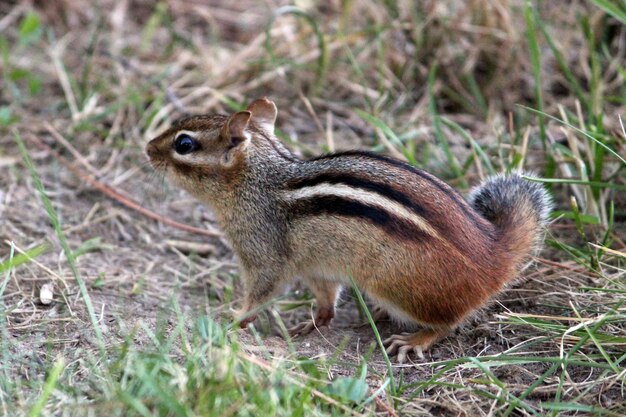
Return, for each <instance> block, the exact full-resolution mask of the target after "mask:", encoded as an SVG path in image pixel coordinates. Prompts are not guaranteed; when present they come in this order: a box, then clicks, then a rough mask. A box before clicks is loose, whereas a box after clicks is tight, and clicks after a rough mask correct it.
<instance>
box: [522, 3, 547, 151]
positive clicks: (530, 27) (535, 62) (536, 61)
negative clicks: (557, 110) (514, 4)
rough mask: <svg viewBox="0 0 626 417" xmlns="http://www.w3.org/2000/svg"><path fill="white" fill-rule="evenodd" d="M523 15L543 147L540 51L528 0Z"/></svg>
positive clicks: (531, 9) (534, 19) (532, 12)
mask: <svg viewBox="0 0 626 417" xmlns="http://www.w3.org/2000/svg"><path fill="white" fill-rule="evenodd" d="M524 17H525V19H526V35H527V38H528V48H529V53H530V62H531V64H532V69H533V78H534V81H535V99H536V100H537V108H538V109H539V110H540V112H541V113H539V131H540V134H541V140H542V141H543V144H544V147H545V145H546V125H545V120H544V116H543V114H542V113H543V88H542V80H541V52H540V49H539V41H538V39H537V25H536V23H537V22H536V16H535V12H534V8H533V6H532V3H531V2H530V1H527V2H526V7H525V8H524Z"/></svg>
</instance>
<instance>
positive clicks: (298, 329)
mask: <svg viewBox="0 0 626 417" xmlns="http://www.w3.org/2000/svg"><path fill="white" fill-rule="evenodd" d="M333 317H335V311H334V308H329V307H326V308H318V309H317V312H316V314H315V320H307V321H304V322H302V323H299V324H296V325H295V326H293V327H292V328H290V329H289V336H291V337H296V336H304V335H307V334H309V333H311V332H312V331H313V330H314V329H317V328H320V327H323V326H328V325H329V324H330V322H331V320H332V319H333Z"/></svg>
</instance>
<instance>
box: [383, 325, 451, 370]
mask: <svg viewBox="0 0 626 417" xmlns="http://www.w3.org/2000/svg"><path fill="white" fill-rule="evenodd" d="M449 332H450V329H449V328H431V329H424V330H420V331H419V332H417V333H403V334H396V335H393V336H391V337H390V338H389V339H387V340H385V341H384V342H383V344H384V345H385V346H387V349H386V352H387V354H389V355H396V354H397V356H398V363H404V362H405V361H406V358H407V356H408V353H409V352H410V351H413V352H414V353H415V355H417V356H418V357H419V358H422V359H423V358H424V351H426V350H428V349H429V348H430V347H431V346H432V345H433V344H435V343H436V342H437V341H439V340H441V339H442V338H444V337H445V336H446V335H447V334H448V333H449Z"/></svg>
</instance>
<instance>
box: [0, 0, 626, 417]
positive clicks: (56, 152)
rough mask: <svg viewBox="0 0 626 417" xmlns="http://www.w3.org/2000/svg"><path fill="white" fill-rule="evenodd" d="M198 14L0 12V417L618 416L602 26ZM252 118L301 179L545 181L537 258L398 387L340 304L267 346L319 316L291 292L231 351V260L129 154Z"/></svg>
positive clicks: (443, 11) (410, 366)
mask: <svg viewBox="0 0 626 417" xmlns="http://www.w3.org/2000/svg"><path fill="white" fill-rule="evenodd" d="M209 3H210V4H205V3H204V2H183V1H170V2H150V1H130V0H128V1H102V2H99V3H92V2H87V1H83V0H64V1H61V2H56V3H52V2H38V1H34V2H28V1H24V2H3V3H2V4H1V5H0V52H2V63H1V67H0V68H2V72H1V76H0V83H1V84H0V85H1V90H0V296H1V303H0V332H1V335H0V351H1V356H0V357H1V362H2V365H1V366H0V369H1V373H0V410H2V412H3V413H4V414H7V415H27V414H28V415H102V414H109V415H135V414H137V415H232V414H240V415H264V414H268V415H270V414H277V415H298V414H300V415H326V414H340V415H347V414H359V415H361V414H365V415H371V414H380V415H428V414H436V415H468V416H473V415H537V414H541V415H544V414H545V415H548V414H553V415H555V414H564V415H589V414H591V415H623V414H624V413H626V405H625V404H624V389H625V387H624V382H625V376H626V368H624V364H623V362H624V359H626V353H625V346H626V325H625V320H624V319H625V317H626V310H625V307H624V306H623V303H624V294H625V292H626V280H625V273H624V271H625V268H624V266H625V262H624V260H625V259H626V256H625V255H624V254H625V253H626V244H625V243H624V236H626V233H625V232H626V225H625V220H626V211H625V210H626V209H625V203H626V198H625V197H624V196H625V195H626V193H625V192H624V191H625V190H626V176H625V175H624V168H625V167H626V161H624V160H623V155H626V134H625V133H624V128H623V126H622V125H621V124H620V123H623V119H624V118H625V116H626V100H625V99H624V97H626V88H625V87H624V77H625V74H626V70H625V68H624V62H625V55H626V52H625V48H624V45H626V21H625V20H624V16H626V12H624V7H623V5H622V6H620V5H619V3H615V4H616V6H615V9H610V7H607V6H604V7H603V5H604V3H605V2H602V1H591V2H568V3H567V4H568V7H565V8H564V7H561V6H560V5H558V4H559V3H560V2H554V3H553V2H542V3H541V2H540V3H539V4H538V5H535V4H534V3H532V2H527V3H526V2H522V1H513V0H511V1H506V2H492V1H487V0H479V1H474V2H468V4H466V3H465V2H457V1H453V2H435V1H432V2H431V1H426V2H423V4H420V5H419V6H416V5H414V3H413V2H411V1H400V2H397V3H394V2H369V1H364V0H363V1H361V0H355V1H352V2H350V1H348V2H339V1H331V2H327V3H326V2H322V3H319V4H316V3H315V2H307V1H302V2H297V1H296V2H294V3H293V4H292V3H288V2H281V1H268V2H251V1H239V2H235V3H233V4H230V2H220V1H214V2H209ZM608 3H609V2H607V4H608ZM288 5H291V6H288ZM620 7H621V9H620ZM607 10H608V12H607ZM620 10H621V14H620ZM262 96H268V97H270V98H271V99H272V100H274V101H275V102H276V104H277V106H278V109H279V116H278V121H277V127H278V129H279V135H280V138H281V139H282V140H283V141H285V142H286V143H287V144H288V146H290V148H291V149H293V150H294V151H295V152H297V153H298V154H299V155H301V156H303V157H306V156H311V155H315V154H319V153H322V152H327V151H332V150H335V149H367V150H373V151H376V152H381V153H385V154H389V155H391V156H394V157H398V158H401V159H405V160H408V161H409V162H411V163H413V164H414V165H417V166H419V167H421V168H424V169H427V170H429V171H430V172H432V173H434V174H436V175H438V176H440V177H442V178H443V179H445V180H446V181H447V182H448V183H450V184H451V185H453V186H454V187H456V188H458V189H459V190H460V191H461V192H462V193H467V192H468V190H469V187H471V186H472V185H475V184H477V183H479V182H480V179H481V178H484V177H485V176H486V175H488V174H489V173H490V172H492V170H493V171H494V172H497V171H501V170H506V169H509V168H517V167H523V168H525V169H529V170H534V171H535V172H536V173H537V174H538V175H541V176H543V177H546V178H557V179H558V181H556V183H555V184H547V186H549V187H550V189H551V192H552V193H553V195H554V198H555V202H556V206H557V213H556V214H555V215H554V216H553V221H552V224H551V227H550V230H549V231H548V234H547V237H546V246H547V247H546V249H545V250H544V251H543V252H542V253H541V254H539V255H538V256H537V257H536V259H534V262H533V265H532V266H531V267H529V268H528V269H526V270H525V271H524V272H523V274H522V276H521V277H520V278H519V279H518V280H517V281H516V282H515V283H512V284H511V285H510V286H509V287H508V288H507V289H506V290H505V291H504V292H503V293H502V294H500V295H498V297H496V299H495V300H494V301H493V302H492V303H491V304H490V305H489V306H487V307H486V308H484V309H482V310H480V311H479V312H477V313H476V314H474V315H473V316H472V317H471V318H470V319H468V320H467V321H466V322H465V323H464V324H463V325H462V326H460V328H458V329H457V330H456V331H455V332H454V333H453V334H451V335H450V336H449V337H447V338H446V339H444V340H442V341H441V342H440V343H438V344H436V345H435V346H434V347H433V348H432V349H431V350H430V351H428V352H427V353H426V355H425V358H424V359H420V358H415V357H411V358H410V361H409V362H408V363H406V364H397V363H395V362H394V361H393V358H392V359H391V362H388V359H387V357H386V356H385V355H383V353H382V351H381V349H380V348H379V346H378V344H377V338H376V335H375V332H374V331H373V329H372V327H371V326H370V324H369V323H367V318H366V316H365V315H364V313H363V311H362V306H360V303H359V302H358V301H357V298H356V297H355V296H356V294H355V293H354V292H353V291H351V290H350V289H345V290H344V292H343V294H342V296H341V300H340V303H339V308H338V315H337V318H336V320H335V321H334V322H333V324H332V326H331V327H330V328H325V329H320V331H314V332H313V333H311V334H310V335H308V336H305V337H300V338H297V339H293V340H291V339H289V338H287V337H285V336H284V335H285V332H284V329H285V327H289V326H290V325H292V324H295V323H296V322H298V321H299V320H303V319H306V318H307V317H310V316H311V314H312V312H313V311H314V302H313V300H312V299H311V296H310V295H309V293H308V292H307V291H306V289H305V288H304V287H302V286H300V285H296V286H295V287H294V288H293V289H291V290H290V291H289V292H288V293H286V294H285V295H284V296H282V297H280V298H279V299H277V300H275V302H274V303H273V305H272V307H271V308H270V309H268V310H267V311H266V312H265V313H264V314H263V315H262V317H261V319H260V320H259V322H258V323H256V325H255V327H254V329H252V330H244V331H241V330H236V329H232V328H230V323H231V322H232V310H233V309H236V308H237V307H239V306H240V303H241V292H242V291H241V282H240V279H239V269H238V265H237V260H236V258H235V257H234V255H233V253H232V251H231V249H230V247H229V244H228V242H227V241H226V240H225V239H224V238H223V237H222V236H221V234H220V232H219V229H218V227H217V225H216V224H215V219H214V216H213V214H212V213H211V212H210V211H209V210H208V209H207V208H205V207H204V206H202V205H201V204H200V203H199V202H197V201H196V200H194V199H193V198H192V197H191V196H189V195H188V194H186V193H185V192H183V191H181V190H178V189H176V187H174V186H173V185H171V184H169V183H168V182H167V181H165V180H164V179H163V178H161V177H159V176H158V175H156V174H155V173H154V171H153V170H152V169H151V167H150V166H149V164H148V161H147V157H146V156H145V154H144V146H145V144H146V143H147V141H148V140H149V139H151V138H152V137H154V136H155V135H156V134H158V133H159V132H161V131H163V130H164V129H165V128H167V126H169V125H170V124H171V122H172V121H173V120H175V119H176V118H178V117H180V116H182V115H184V114H198V113H230V112H233V111H234V110H238V109H240V108H242V106H245V105H246V103H248V102H250V101H251V100H252V99H254V98H257V97H262ZM527 107H528V108H530V109H527ZM533 109H534V110H533ZM537 111H539V113H537ZM620 117H621V119H620ZM598 142H600V143H601V144H602V145H604V147H603V146H602V145H599V144H598ZM21 144H23V148H20V145H21ZM605 148H608V150H605ZM20 149H22V150H20ZM612 152H613V153H612ZM620 155H621V156H620ZM29 160H30V161H32V167H33V170H29V162H28V161H29ZM572 180H574V181H578V182H574V183H572ZM38 181H41V183H42V185H43V187H40V186H39V185H38ZM572 198H573V199H574V202H572ZM46 199H49V201H50V203H51V205H50V207H48V208H47V209H46V207H45V204H44V201H45V200H46ZM133 202H135V203H136V206H133ZM137 207H141V208H143V209H144V211H143V212H142V211H140V210H138V209H137ZM145 210H148V211H150V213H147V212H146V211H145ZM151 213H153V214H155V215H156V217H158V219H156V220H155V218H154V217H155V216H154V215H153V214H151ZM55 217H58V219H56V218H55ZM167 221H175V222H177V225H172V224H166V223H165V222H167ZM181 224H182V225H187V226H192V227H193V229H190V228H186V229H184V228H181V227H179V226H180V225H181ZM65 239H66V240H67V248H69V249H70V250H69V251H68V249H67V248H65V247H64V240H65ZM593 245H596V246H593ZM21 253H27V254H28V256H25V257H24V256H21V255H20V254H21ZM73 265H75V267H76V268H75V270H73V268H72V266H73ZM81 282H84V284H85V287H84V288H83V289H81V288H80V284H81ZM50 285H51V286H52V292H53V297H52V298H53V299H52V301H51V302H49V303H48V302H46V300H42V288H43V287H44V286H46V288H49V286H50ZM86 294H87V295H86ZM43 298H45V297H43ZM90 306H91V307H92V310H93V312H92V313H90V311H89V310H90ZM370 307H371V306H370ZM377 329H378V332H379V333H380V336H381V337H382V338H385V337H387V336H389V335H391V334H393V333H395V332H398V331H401V330H402V329H401V328H400V327H399V326H398V325H397V324H395V323H391V322H388V321H383V322H380V323H378V325H377ZM100 333H101V335H100ZM59 364H60V365H59ZM57 366H58V369H59V372H58V373H55V370H56V369H57V368H56V367H57ZM364 369H365V370H366V371H367V372H363V370H364ZM390 369H391V372H390ZM381 387H382V388H381ZM231 388H232V390H230V389H231ZM379 388H381V389H379Z"/></svg>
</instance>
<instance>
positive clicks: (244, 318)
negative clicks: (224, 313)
mask: <svg viewBox="0 0 626 417" xmlns="http://www.w3.org/2000/svg"><path fill="white" fill-rule="evenodd" d="M255 320H256V314H252V315H247V314H243V315H241V317H240V318H239V319H237V320H236V321H237V322H239V327H240V328H242V329H245V328H246V327H248V324H250V323H252V322H253V321H255Z"/></svg>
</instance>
